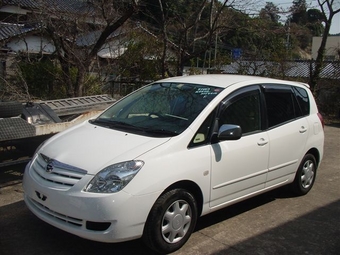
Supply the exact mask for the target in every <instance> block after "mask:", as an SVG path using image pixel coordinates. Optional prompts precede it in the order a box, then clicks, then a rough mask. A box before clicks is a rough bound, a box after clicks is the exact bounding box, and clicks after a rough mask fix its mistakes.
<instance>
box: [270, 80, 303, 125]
mask: <svg viewBox="0 0 340 255" xmlns="http://www.w3.org/2000/svg"><path fill="white" fill-rule="evenodd" d="M265 100H266V107H267V119H268V127H269V128H270V127H273V126H276V125H280V124H281V123H284V122H287V121H290V120H293V119H295V118H296V117H297V116H300V115H301V111H300V109H299V107H298V105H297V101H296V98H295V95H294V94H293V91H292V90H291V88H290V87H286V86H285V87H280V86H273V87H270V86H269V88H268V87H267V88H266V89H265Z"/></svg>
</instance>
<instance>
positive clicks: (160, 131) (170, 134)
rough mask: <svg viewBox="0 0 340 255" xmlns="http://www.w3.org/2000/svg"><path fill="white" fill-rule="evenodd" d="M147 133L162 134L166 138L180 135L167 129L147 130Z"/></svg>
mask: <svg viewBox="0 0 340 255" xmlns="http://www.w3.org/2000/svg"><path fill="white" fill-rule="evenodd" d="M145 132H146V133H153V134H160V135H164V136H176V135H178V133H176V132H173V131H170V130H165V129H151V128H150V129H145Z"/></svg>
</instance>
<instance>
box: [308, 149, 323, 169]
mask: <svg viewBox="0 0 340 255" xmlns="http://www.w3.org/2000/svg"><path fill="white" fill-rule="evenodd" d="M307 154H312V155H313V156H314V158H315V160H316V165H317V167H318V166H319V164H320V152H319V150H318V149H316V148H311V149H310V150H309V151H307V152H306V154H305V155H307Z"/></svg>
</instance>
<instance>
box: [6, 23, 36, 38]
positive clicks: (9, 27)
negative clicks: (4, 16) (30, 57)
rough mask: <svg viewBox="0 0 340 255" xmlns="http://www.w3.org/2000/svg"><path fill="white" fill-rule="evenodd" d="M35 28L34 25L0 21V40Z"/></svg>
mask: <svg viewBox="0 0 340 255" xmlns="http://www.w3.org/2000/svg"><path fill="white" fill-rule="evenodd" d="M33 30H36V27H26V26H23V25H17V24H7V23H0V41H2V40H5V39H8V38H11V37H15V36H18V35H21V34H25V33H28V32H30V31H33Z"/></svg>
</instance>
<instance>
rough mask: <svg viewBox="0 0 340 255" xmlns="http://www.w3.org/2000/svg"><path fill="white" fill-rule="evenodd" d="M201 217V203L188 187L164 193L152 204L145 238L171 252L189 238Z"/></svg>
mask: <svg viewBox="0 0 340 255" xmlns="http://www.w3.org/2000/svg"><path fill="white" fill-rule="evenodd" d="M196 221H197V203H196V200H195V198H194V196H193V195H192V194H191V193H189V192H188V191H186V190H184V189H173V190H170V191H168V192H166V193H164V194H163V195H161V196H160V197H159V198H158V199H157V201H156V202H155V204H154V206H153V207H152V209H151V211H150V213H149V216H148V219H147V221H146V224H145V228H144V233H143V241H144V243H145V244H146V245H147V246H148V247H149V248H151V249H152V250H153V251H156V252H157V253H161V254H166V253H171V252H174V251H176V250H178V249H179V248H181V247H182V246H183V245H184V244H185V243H186V241H187V240H188V239H189V237H190V235H191V233H192V232H193V230H194V228H195V225H196Z"/></svg>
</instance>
